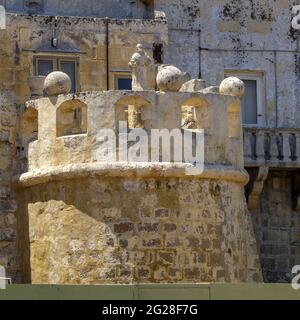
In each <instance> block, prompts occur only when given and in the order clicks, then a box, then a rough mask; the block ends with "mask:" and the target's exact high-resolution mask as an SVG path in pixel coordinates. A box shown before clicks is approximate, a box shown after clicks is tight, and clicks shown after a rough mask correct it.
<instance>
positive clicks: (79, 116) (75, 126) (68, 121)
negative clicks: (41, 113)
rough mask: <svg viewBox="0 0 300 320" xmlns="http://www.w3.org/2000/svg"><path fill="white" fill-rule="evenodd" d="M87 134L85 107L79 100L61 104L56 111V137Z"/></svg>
mask: <svg viewBox="0 0 300 320" xmlns="http://www.w3.org/2000/svg"><path fill="white" fill-rule="evenodd" d="M82 133H87V105H86V104H85V103H83V102H82V101H80V100H69V101H65V102H63V103H62V104H61V105H60V106H59V107H58V109H57V111H56V136H57V137H61V136H68V135H74V134H82Z"/></svg>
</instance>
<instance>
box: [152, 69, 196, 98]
mask: <svg viewBox="0 0 300 320" xmlns="http://www.w3.org/2000/svg"><path fill="white" fill-rule="evenodd" d="M190 79H191V76H190V75H189V74H188V73H187V72H182V71H181V70H179V69H178V68H176V67H175V66H172V65H161V66H160V67H159V69H158V73H157V76H156V84H157V87H158V89H159V90H160V91H173V92H177V91H179V89H180V88H181V87H182V85H183V84H184V83H186V82H187V81H189V80H190Z"/></svg>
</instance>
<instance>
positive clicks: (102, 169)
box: [13, 162, 249, 187]
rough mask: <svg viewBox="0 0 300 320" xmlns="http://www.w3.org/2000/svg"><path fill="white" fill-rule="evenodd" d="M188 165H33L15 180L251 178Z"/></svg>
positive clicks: (222, 167)
mask: <svg viewBox="0 0 300 320" xmlns="http://www.w3.org/2000/svg"><path fill="white" fill-rule="evenodd" d="M187 169H189V170H190V169H196V168H195V167H194V166H193V165H192V164H186V163H148V162H147V163H145V162H136V163H127V162H126V163H125V162H116V163H99V162H97V163H83V164H70V165H64V166H55V167H47V168H42V169H34V170H32V171H29V172H26V173H24V174H21V175H18V176H15V177H14V178H13V183H14V185H15V186H19V187H31V186H35V185H39V184H43V183H47V182H52V181H61V180H65V179H79V178H87V177H90V178H92V177H96V176H102V177H127V178H128V177H129V178H130V177H137V178H150V177H156V178H159V177H162V178H172V177H176V178H192V177H193V178H198V179H213V180H219V179H220V180H225V181H230V182H235V183H239V184H242V185H246V184H247V183H248V180H249V176H248V173H247V172H246V170H244V169H241V168H236V167H233V166H229V165H227V166H226V165H205V167H204V171H203V172H199V173H196V174H187V173H186V170H187Z"/></svg>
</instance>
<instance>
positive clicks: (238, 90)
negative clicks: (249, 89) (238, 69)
mask: <svg viewBox="0 0 300 320" xmlns="http://www.w3.org/2000/svg"><path fill="white" fill-rule="evenodd" d="M220 93H222V94H229V95H231V96H236V97H239V98H242V97H243V96H244V94H245V83H244V82H243V81H242V80H240V79H239V78H236V77H228V78H226V79H224V80H223V81H222V82H221V84H220Z"/></svg>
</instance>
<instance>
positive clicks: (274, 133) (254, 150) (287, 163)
mask: <svg viewBox="0 0 300 320" xmlns="http://www.w3.org/2000/svg"><path fill="white" fill-rule="evenodd" d="M244 158H245V166H260V165H264V166H270V167H300V129H290V128H289V129H286V128H276V129H274V128H257V127H255V128H250V127H244Z"/></svg>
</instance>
